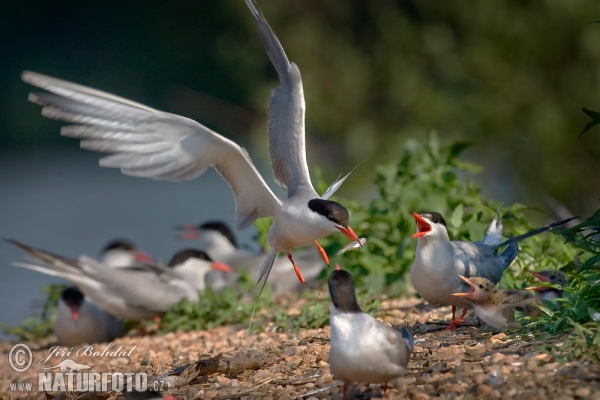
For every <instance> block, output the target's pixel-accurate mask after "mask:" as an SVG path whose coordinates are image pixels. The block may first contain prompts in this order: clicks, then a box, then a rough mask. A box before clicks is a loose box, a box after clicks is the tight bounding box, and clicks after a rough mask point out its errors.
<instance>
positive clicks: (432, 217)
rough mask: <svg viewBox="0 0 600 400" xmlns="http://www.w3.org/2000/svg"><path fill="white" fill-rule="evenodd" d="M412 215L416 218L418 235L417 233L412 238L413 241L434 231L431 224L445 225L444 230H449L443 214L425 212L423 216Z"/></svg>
mask: <svg viewBox="0 0 600 400" xmlns="http://www.w3.org/2000/svg"><path fill="white" fill-rule="evenodd" d="M411 214H412V216H413V217H414V218H415V221H416V222H417V233H415V234H414V235H413V236H412V237H411V239H415V238H420V237H423V236H425V235H428V234H429V233H430V232H432V230H433V228H432V226H431V224H439V225H440V226H441V225H443V226H444V228H445V229H446V230H448V225H446V220H444V217H442V214H440V213H439V212H435V211H431V212H424V213H421V214H417V213H415V212H411ZM437 232H439V230H437ZM434 234H435V233H434ZM428 236H429V235H428Z"/></svg>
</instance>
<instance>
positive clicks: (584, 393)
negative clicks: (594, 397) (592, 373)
mask: <svg viewBox="0 0 600 400" xmlns="http://www.w3.org/2000/svg"><path fill="white" fill-rule="evenodd" d="M590 393H591V391H590V388H586V387H580V388H578V389H577V390H575V396H578V397H583V398H585V397H588V396H589V395H590Z"/></svg>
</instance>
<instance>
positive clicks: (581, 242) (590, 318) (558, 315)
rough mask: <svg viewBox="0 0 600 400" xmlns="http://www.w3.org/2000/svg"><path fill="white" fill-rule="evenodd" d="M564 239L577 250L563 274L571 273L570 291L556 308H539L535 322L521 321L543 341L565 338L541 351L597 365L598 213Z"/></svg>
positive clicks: (599, 293) (599, 326)
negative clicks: (540, 309) (540, 314)
mask: <svg viewBox="0 0 600 400" xmlns="http://www.w3.org/2000/svg"><path fill="white" fill-rule="evenodd" d="M564 236H565V237H566V238H567V240H569V242H570V243H572V245H573V246H575V248H576V249H577V254H576V257H574V259H573V261H572V262H571V263H569V264H568V265H567V266H566V268H565V271H566V272H570V274H569V276H570V284H569V287H567V288H565V289H564V290H563V298H561V299H558V300H557V303H558V307H555V308H554V309H552V308H550V307H541V308H542V310H543V311H544V314H543V315H542V316H540V317H538V318H537V319H536V320H533V319H531V318H523V319H522V321H523V323H524V328H525V329H528V330H533V331H534V332H536V334H537V335H538V336H539V337H541V338H542V339H550V338H553V337H556V336H557V335H564V339H563V340H562V343H560V344H554V345H544V346H542V347H541V350H544V351H546V352H548V353H551V354H553V355H555V356H556V358H557V359H558V360H559V361H561V362H565V361H568V360H570V359H573V358H584V359H587V360H589V361H592V362H599V361H600V312H599V310H600V210H597V211H596V212H595V213H594V215H592V216H591V217H590V218H588V219H587V220H586V221H584V222H582V223H580V224H578V225H576V226H574V227H573V228H571V229H569V230H568V231H566V232H565V233H564Z"/></svg>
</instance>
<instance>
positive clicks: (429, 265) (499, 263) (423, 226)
mask: <svg viewBox="0 0 600 400" xmlns="http://www.w3.org/2000/svg"><path fill="white" fill-rule="evenodd" d="M411 214H412V215H413V217H414V218H415V220H416V222H417V233H415V234H414V235H413V236H412V238H413V239H414V238H417V239H418V241H417V249H416V252H415V260H414V262H413V264H412V266H411V268H410V280H411V282H412V284H413V286H414V288H415V290H416V291H417V293H419V295H421V297H423V298H424V299H425V300H427V301H428V302H430V303H432V304H444V305H451V306H452V321H451V323H450V326H449V329H455V328H456V326H457V325H458V324H459V323H460V322H464V320H463V318H464V316H465V315H466V313H467V309H468V308H471V303H470V302H468V301H466V300H465V299H464V298H462V297H460V296H458V297H457V296H454V295H453V294H454V293H457V292H466V291H468V290H469V286H467V285H466V284H465V283H464V282H463V281H462V280H461V279H460V278H459V275H462V276H465V277H467V278H470V277H473V276H481V277H483V278H486V279H489V280H490V281H491V282H492V283H493V284H496V283H498V282H499V281H500V279H501V278H502V274H503V273H504V270H506V268H508V266H509V265H510V264H511V263H512V261H513V260H514V259H515V257H516V256H517V252H518V250H519V245H518V242H519V241H520V240H523V239H526V238H529V237H531V236H534V235H537V234H540V233H542V232H546V231H549V230H551V229H554V228H556V227H557V226H560V225H563V224H565V223H567V222H569V221H571V220H572V219H574V218H569V219H566V220H563V221H559V222H555V223H553V224H550V225H547V226H544V227H541V228H538V229H535V230H532V231H530V232H528V233H525V234H523V235H521V236H517V237H511V238H510V239H508V240H506V241H504V242H501V243H500V240H501V236H502V222H501V221H500V222H498V217H499V216H498V213H497V214H496V217H494V220H493V221H492V224H491V225H490V228H488V231H487V233H486V236H485V238H484V240H483V241H482V242H461V241H451V240H450V238H449V237H448V228H447V225H446V221H445V220H444V218H443V217H442V215H441V214H440V213H437V212H427V213H423V214H417V213H411ZM505 246H506V249H504V251H503V252H502V253H500V254H498V250H499V249H500V248H502V247H505ZM457 307H460V308H463V313H462V315H461V316H460V317H459V318H456V308H457Z"/></svg>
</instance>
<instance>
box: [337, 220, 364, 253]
mask: <svg viewBox="0 0 600 400" xmlns="http://www.w3.org/2000/svg"><path fill="white" fill-rule="evenodd" d="M336 228H337V230H338V231H340V232H342V233H343V234H344V235H346V237H347V238H348V239H350V240H352V241H353V242H357V243H358V244H359V245H360V248H361V249H362V243H361V242H360V240H359V239H358V236H356V233H354V231H353V230H352V228H350V227H347V228H344V227H343V226H341V225H336Z"/></svg>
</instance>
